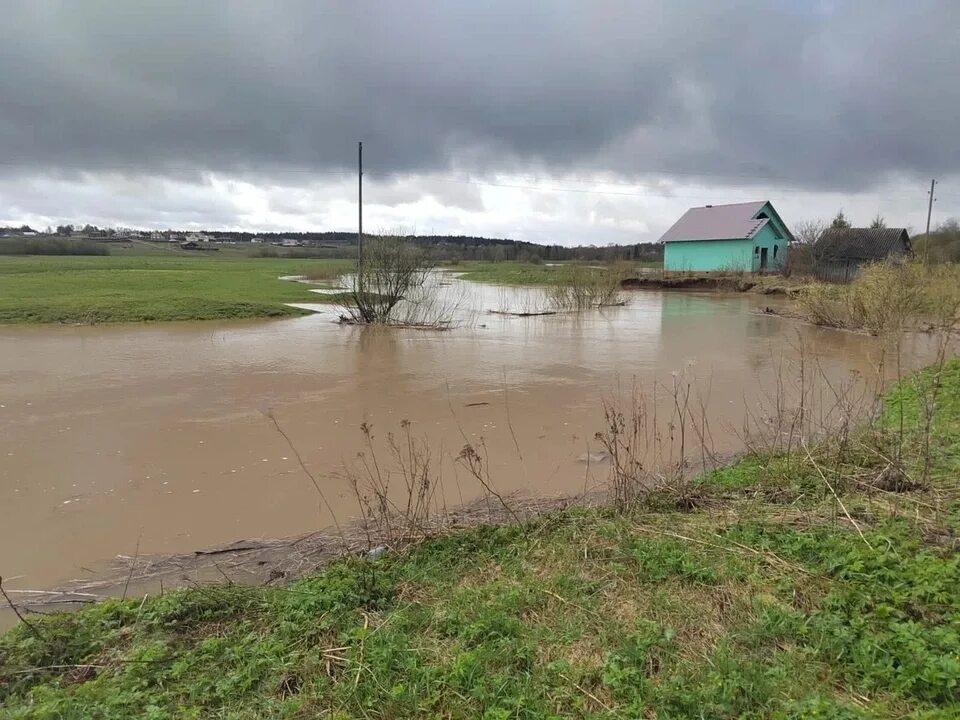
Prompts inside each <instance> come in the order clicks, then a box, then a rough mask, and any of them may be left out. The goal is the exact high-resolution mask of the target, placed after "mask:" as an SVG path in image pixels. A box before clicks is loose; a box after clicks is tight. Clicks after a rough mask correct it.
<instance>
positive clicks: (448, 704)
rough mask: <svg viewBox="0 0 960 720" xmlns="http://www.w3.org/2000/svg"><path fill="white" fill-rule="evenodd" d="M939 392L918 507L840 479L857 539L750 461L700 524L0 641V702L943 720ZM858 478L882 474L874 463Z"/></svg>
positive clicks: (773, 470) (213, 710) (484, 548)
mask: <svg viewBox="0 0 960 720" xmlns="http://www.w3.org/2000/svg"><path fill="white" fill-rule="evenodd" d="M929 378H930V374H929V373H927V374H926V375H919V376H915V377H912V378H908V379H907V380H905V381H904V382H903V383H902V384H901V386H900V387H899V388H895V389H894V390H893V391H892V392H891V393H890V394H889V396H888V397H887V403H886V409H885V416H884V417H883V418H882V419H881V421H880V423H879V425H878V428H877V432H879V433H880V437H887V436H886V435H885V434H884V433H885V432H886V430H888V429H889V428H890V427H893V426H894V424H896V425H898V424H899V414H900V409H901V408H903V409H904V415H905V417H911V418H917V417H918V403H917V398H916V391H917V389H918V388H922V387H923V386H924V383H926V382H928V381H929ZM943 384H944V391H943V397H944V398H949V400H948V401H946V402H944V403H942V404H941V405H940V406H939V409H938V411H937V416H936V418H935V433H934V442H935V446H936V449H937V453H936V455H935V458H936V460H935V463H934V473H933V475H932V480H931V484H930V487H928V488H925V489H918V490H913V491H909V492H904V493H881V492H875V491H870V492H867V491H864V490H863V489H862V488H861V487H860V486H859V485H856V484H854V483H852V482H851V483H846V484H844V483H842V482H840V479H841V476H840V475H838V476H837V477H836V478H835V486H836V490H837V492H838V493H839V494H840V496H841V497H842V498H843V500H844V503H845V506H846V507H847V508H848V510H849V511H850V512H851V514H852V515H853V516H854V517H856V518H857V520H858V522H859V524H860V526H861V528H862V530H863V537H862V538H861V537H860V535H859V534H858V533H857V532H855V531H854V530H853V529H852V528H851V526H850V524H849V523H847V522H843V521H842V516H841V515H840V513H839V512H838V509H837V504H836V501H835V499H834V498H833V495H832V493H829V492H828V491H827V490H826V488H825V487H824V485H823V483H822V482H821V483H817V482H814V480H813V478H815V477H816V476H817V473H816V472H815V469H814V468H813V467H812V466H811V465H810V464H809V463H805V462H804V461H803V459H802V458H800V457H799V456H794V457H778V458H764V457H751V458H746V459H745V460H743V461H742V462H740V463H738V464H736V465H734V466H732V467H731V468H728V469H726V470H723V471H720V472H718V473H715V474H713V475H711V476H710V477H708V478H705V479H703V481H702V483H701V486H700V489H701V500H702V501H703V502H702V504H703V505H704V506H705V507H707V508H708V509H705V510H693V511H682V510H678V509H676V508H671V507H669V506H663V507H661V508H659V509H658V510H656V511H654V510H653V509H652V508H651V507H649V506H639V507H637V508H636V510H635V511H632V512H625V513H615V512H613V511H612V510H606V509H591V510H570V511H564V512H557V513H553V514H551V515H548V516H545V517H543V518H540V519H538V520H536V521H533V522H530V523H527V524H525V525H523V526H505V527H496V528H490V527H481V528H476V529H472V530H465V531H461V532H458V533H455V534H452V535H449V536H446V537H442V538H438V539H435V540H431V541H428V542H424V543H421V544H419V545H417V546H415V547H413V548H411V549H409V550H407V551H405V552H402V553H393V554H387V555H384V556H381V557H380V558H379V559H377V560H369V559H363V558H356V557H352V558H347V559H344V560H342V561H339V562H335V563H333V564H332V565H330V566H328V567H327V568H326V569H324V570H322V571H320V572H319V573H318V574H316V575H314V576H312V577H308V578H306V579H303V580H300V581H299V582H296V583H294V584H293V585H291V586H289V587H286V588H278V587H257V588H243V587H236V586H230V587H227V586H209V587H200V588H195V589H191V590H187V591H180V592H176V593H171V594H168V595H165V596H164V597H156V598H150V599H147V600H146V601H143V602H140V601H136V602H118V601H110V602H105V603H102V604H100V605H97V606H94V607H91V608H89V609H86V610H84V611H81V612H78V613H76V614H61V615H55V616H51V617H46V618H37V617H34V618H33V622H34V623H35V624H36V627H37V630H38V631H39V632H40V633H41V634H42V636H43V639H42V640H39V639H37V638H36V637H34V636H33V635H32V634H31V633H30V632H29V631H28V629H27V628H25V627H23V626H20V627H17V628H16V629H14V630H13V631H11V632H10V633H8V634H7V635H6V636H5V637H4V638H3V639H0V704H2V705H3V706H4V707H5V708H6V710H5V712H6V717H10V718H28V717H29V718H126V717H146V718H203V717H229V718H238V719H239V718H251V719H252V718H281V717H283V718H312V717H330V718H353V717H356V718H448V717H457V718H460V717H463V718H467V717H471V718H472V717H482V718H531V719H532V718H559V717H577V718H644V717H657V718H691V717H694V718H700V717H703V718H811V717H820V718H889V717H903V718H948V717H957V716H958V715H960V685H958V682H960V593H958V591H957V589H958V588H960V555H958V553H957V540H956V533H957V532H958V530H960V523H958V520H960V503H958V500H957V498H958V494H957V488H956V473H955V471H954V467H953V465H951V463H952V462H955V458H956V457H957V456H958V455H960V402H957V401H956V398H957V397H960V361H952V362H951V363H950V364H949V365H948V367H947V371H946V372H945V373H944V375H943ZM909 428H910V432H909V434H908V437H907V439H906V443H905V444H904V446H903V447H904V456H905V459H906V460H907V462H908V464H914V465H916V464H917V463H918V462H919V458H918V457H917V451H918V449H919V448H920V447H921V445H922V444H921V443H920V442H919V438H918V437H916V423H915V422H913V423H911V424H909ZM866 437H867V436H864V438H866ZM870 437H874V436H873V435H871V436H870ZM833 449H834V448H833V447H832V445H831V444H830V443H827V444H826V445H824V446H822V447H820V448H817V450H816V451H815V452H816V453H817V455H818V456H820V457H821V460H822V461H823V462H826V458H827V457H828V456H830V455H831V454H832V452H833ZM856 458H857V455H856V454H854V455H852V456H851V457H850V458H849V459H848V460H847V461H846V462H848V463H849V464H852V465H856V466H857V467H858V468H859V470H860V471H861V476H862V477H868V476H870V475H871V474H875V470H876V469H877V464H876V456H875V454H872V453H864V454H863V455H862V458H861V460H860V461H857V460H856ZM828 472H830V470H828ZM843 477H847V476H846V475H844V476H843ZM74 665H78V666H81V667H79V668H77V667H69V666H74ZM61 666H68V667H61Z"/></svg>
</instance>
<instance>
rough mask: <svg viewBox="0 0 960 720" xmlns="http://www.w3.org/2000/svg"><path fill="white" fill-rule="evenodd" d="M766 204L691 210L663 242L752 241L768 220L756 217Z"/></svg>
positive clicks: (677, 222) (741, 204)
mask: <svg viewBox="0 0 960 720" xmlns="http://www.w3.org/2000/svg"><path fill="white" fill-rule="evenodd" d="M766 204H767V202H766V201H765V200H758V201H756V202H745V203H734V204H732V205H707V206H706V207H695V208H690V209H689V210H687V211H686V212H685V213H684V214H683V215H682V216H681V217H680V219H679V220H677V221H676V222H675V223H674V224H673V226H672V227H671V228H670V229H669V230H667V231H666V232H665V233H664V234H663V235H662V236H661V238H660V242H677V241H684V240H739V239H747V238H752V237H753V236H754V235H756V234H757V233H758V232H759V231H760V229H761V228H762V227H763V226H764V225H766V224H767V222H768V221H767V219H766V218H761V219H759V220H758V219H756V218H755V217H754V215H756V214H757V213H758V212H760V210H761V209H762V208H763V206H764V205H766Z"/></svg>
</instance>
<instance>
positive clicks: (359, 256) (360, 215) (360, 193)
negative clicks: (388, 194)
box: [357, 142, 363, 267]
mask: <svg viewBox="0 0 960 720" xmlns="http://www.w3.org/2000/svg"><path fill="white" fill-rule="evenodd" d="M357 213H358V218H357V266H358V267H359V266H360V265H361V264H362V263H363V143H362V142H360V143H357Z"/></svg>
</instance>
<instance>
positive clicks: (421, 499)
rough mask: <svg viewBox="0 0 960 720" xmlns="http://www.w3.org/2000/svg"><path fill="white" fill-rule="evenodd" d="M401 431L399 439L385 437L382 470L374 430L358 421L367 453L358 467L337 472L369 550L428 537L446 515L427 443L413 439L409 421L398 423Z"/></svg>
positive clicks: (388, 435)
mask: <svg viewBox="0 0 960 720" xmlns="http://www.w3.org/2000/svg"><path fill="white" fill-rule="evenodd" d="M400 427H401V430H402V432H401V436H400V437H399V438H398V437H396V436H395V435H394V434H393V433H388V434H387V447H388V452H389V456H390V462H389V465H387V466H382V465H381V463H380V460H379V458H378V456H377V450H376V445H375V443H374V435H373V427H372V426H371V425H370V424H369V423H366V422H364V423H362V424H361V426H360V431H361V433H363V437H364V443H365V444H366V449H365V450H364V451H362V452H360V453H358V454H357V463H355V464H354V465H353V466H349V467H346V468H344V470H343V471H342V476H343V478H344V479H345V480H346V481H347V483H348V485H349V486H350V488H351V490H352V492H353V495H354V498H355V499H356V501H357V507H358V509H359V510H360V515H361V521H362V528H363V531H364V533H365V534H366V537H367V543H368V545H369V546H371V547H372V546H373V545H374V544H375V541H376V542H377V543H378V544H379V543H381V542H382V543H383V544H386V545H388V546H391V547H398V546H400V545H402V544H404V543H406V542H410V541H414V540H419V539H422V538H425V537H428V536H430V535H432V534H434V533H435V532H437V531H438V530H439V529H440V528H441V526H442V523H443V518H444V516H445V515H446V507H445V506H443V502H444V501H443V492H442V484H443V483H442V476H441V475H440V474H439V470H435V469H434V467H433V462H432V456H431V453H430V448H429V446H428V444H427V442H426V441H425V440H422V439H418V438H415V437H414V436H413V433H412V431H411V424H410V421H409V420H403V421H401V423H400ZM435 472H436V473H437V474H436V477H435V476H434V473H435ZM398 497H399V500H397V498H398Z"/></svg>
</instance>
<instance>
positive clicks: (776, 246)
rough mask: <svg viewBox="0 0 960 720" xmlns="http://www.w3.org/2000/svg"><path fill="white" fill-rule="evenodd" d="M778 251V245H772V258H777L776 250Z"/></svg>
mask: <svg viewBox="0 0 960 720" xmlns="http://www.w3.org/2000/svg"><path fill="white" fill-rule="evenodd" d="M779 249H780V246H779V245H774V246H773V256H774V257H776V256H777V250H779Z"/></svg>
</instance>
